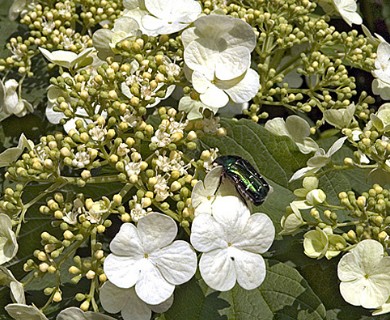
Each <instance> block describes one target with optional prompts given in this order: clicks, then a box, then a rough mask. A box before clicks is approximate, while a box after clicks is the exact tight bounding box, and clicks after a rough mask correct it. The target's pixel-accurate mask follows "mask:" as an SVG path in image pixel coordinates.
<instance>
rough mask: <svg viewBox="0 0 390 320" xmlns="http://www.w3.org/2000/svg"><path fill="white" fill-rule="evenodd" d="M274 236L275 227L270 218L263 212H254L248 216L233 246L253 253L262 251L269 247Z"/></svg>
mask: <svg viewBox="0 0 390 320" xmlns="http://www.w3.org/2000/svg"><path fill="white" fill-rule="evenodd" d="M274 238H275V227H274V225H273V223H272V221H271V219H270V218H269V217H268V216H267V215H266V214H264V213H255V214H253V215H251V216H250V217H249V220H248V222H247V225H246V227H245V229H244V230H243V232H242V239H240V240H239V241H237V242H235V243H234V246H235V247H237V248H240V249H242V250H247V251H250V252H253V253H264V252H266V251H267V250H268V249H269V248H270V247H271V245H272V242H273V241H274Z"/></svg>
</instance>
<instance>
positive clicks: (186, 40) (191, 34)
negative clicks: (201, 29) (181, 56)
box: [181, 28, 199, 48]
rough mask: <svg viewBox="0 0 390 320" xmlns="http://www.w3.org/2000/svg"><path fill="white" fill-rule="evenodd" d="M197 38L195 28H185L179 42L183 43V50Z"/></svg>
mask: <svg viewBox="0 0 390 320" xmlns="http://www.w3.org/2000/svg"><path fill="white" fill-rule="evenodd" d="M198 38H199V37H198V35H197V34H196V33H195V28H187V29H185V30H184V31H183V32H182V34H181V41H182V42H183V46H184V48H186V47H187V46H188V45H189V44H190V42H192V41H194V40H196V39H198Z"/></svg>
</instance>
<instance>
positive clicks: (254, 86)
mask: <svg viewBox="0 0 390 320" xmlns="http://www.w3.org/2000/svg"><path fill="white" fill-rule="evenodd" d="M191 81H192V84H193V86H194V89H195V90H196V91H197V92H198V93H199V94H200V95H199V98H200V101H202V102H203V103H204V104H205V105H206V106H207V108H208V109H210V110H211V111H214V108H216V109H218V108H223V107H225V106H226V105H227V104H228V103H229V99H231V101H233V102H234V103H237V104H242V103H245V102H247V101H249V100H250V99H252V98H253V97H254V96H255V95H256V93H257V92H258V91H259V88H260V82H259V75H258V73H257V72H256V71H255V70H253V69H248V70H247V71H246V72H244V73H243V74H241V75H240V76H238V77H236V78H234V79H230V80H220V79H218V78H216V77H214V76H212V77H208V76H207V75H205V74H203V73H201V72H199V71H194V72H193V73H192V78H191Z"/></svg>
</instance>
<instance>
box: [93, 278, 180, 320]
mask: <svg viewBox="0 0 390 320" xmlns="http://www.w3.org/2000/svg"><path fill="white" fill-rule="evenodd" d="M99 297H100V302H101V304H102V306H103V308H104V310H106V311H107V312H110V313H118V312H121V316H122V318H123V319H124V320H150V318H151V316H152V311H153V312H157V313H162V312H165V311H167V310H168V309H169V308H170V307H171V305H172V303H173V295H171V296H170V297H169V298H168V299H167V300H166V301H163V302H162V303H161V304H157V305H150V304H147V303H145V302H144V301H142V300H141V299H140V298H139V297H138V296H137V294H136V292H135V290H134V287H131V288H128V289H127V288H119V287H117V286H115V285H114V284H112V283H111V282H110V281H107V282H106V283H104V284H103V286H102V287H101V288H100V295H99ZM91 320H92V319H91Z"/></svg>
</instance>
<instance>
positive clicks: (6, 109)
mask: <svg viewBox="0 0 390 320" xmlns="http://www.w3.org/2000/svg"><path fill="white" fill-rule="evenodd" d="M18 89H19V83H18V82H17V81H16V80H14V79H9V80H7V81H5V82H4V83H3V82H2V81H1V80H0V121H2V120H4V119H6V118H8V117H9V116H11V115H13V114H14V115H16V116H18V117H24V116H25V115H26V114H27V112H33V111H34V108H33V106H32V105H31V103H29V102H28V101H27V100H25V99H21V98H20V97H19V95H18Z"/></svg>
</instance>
